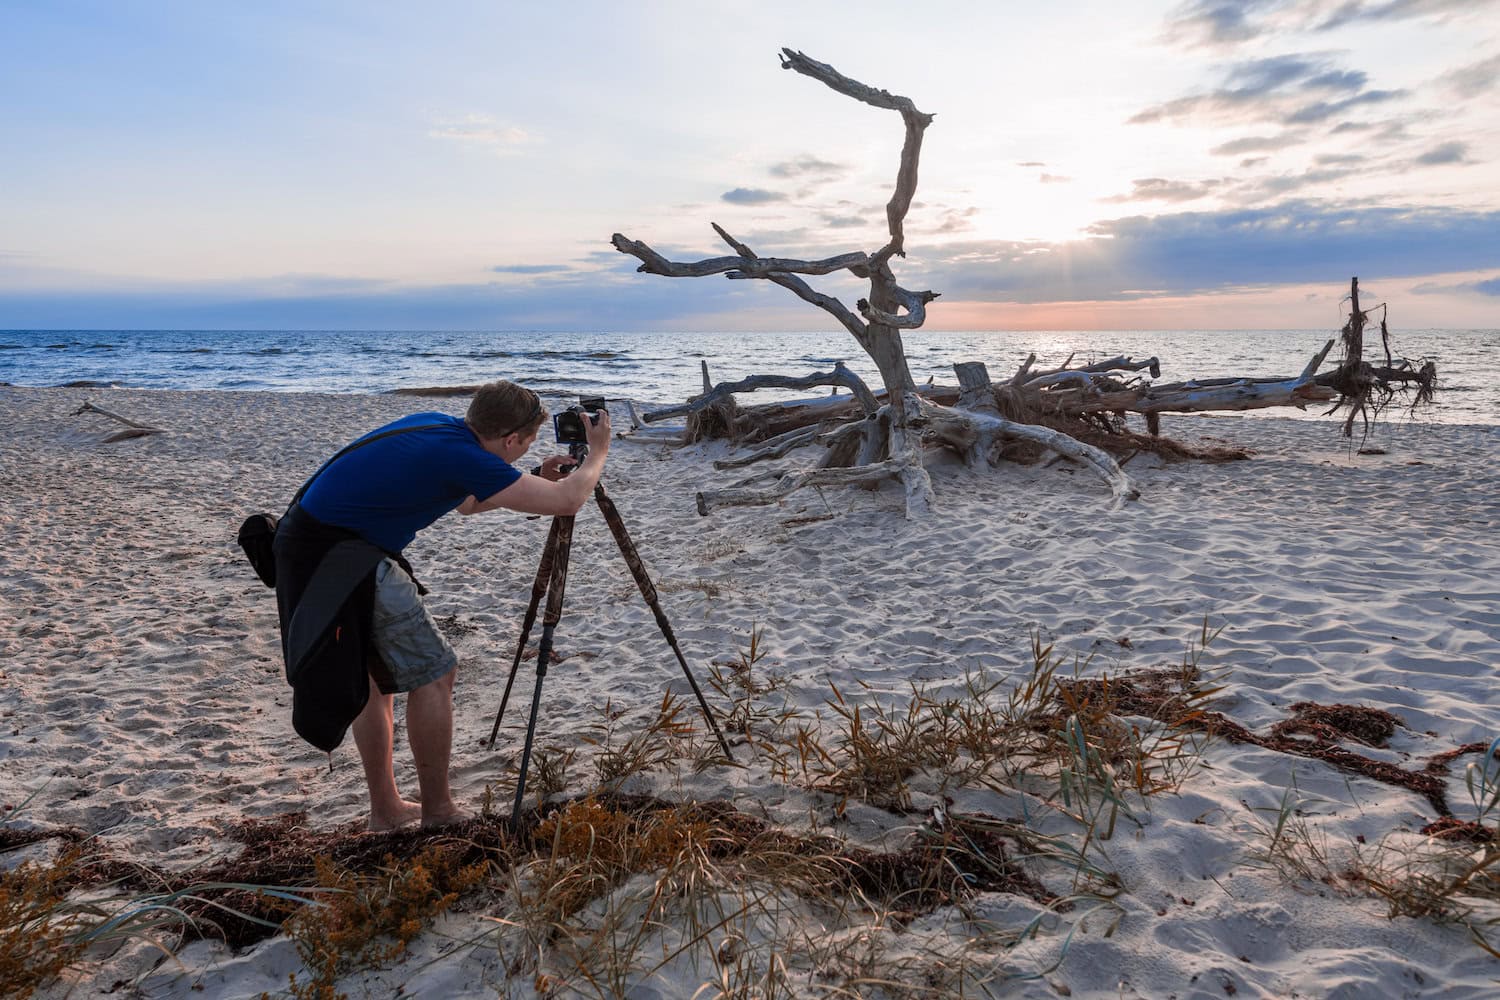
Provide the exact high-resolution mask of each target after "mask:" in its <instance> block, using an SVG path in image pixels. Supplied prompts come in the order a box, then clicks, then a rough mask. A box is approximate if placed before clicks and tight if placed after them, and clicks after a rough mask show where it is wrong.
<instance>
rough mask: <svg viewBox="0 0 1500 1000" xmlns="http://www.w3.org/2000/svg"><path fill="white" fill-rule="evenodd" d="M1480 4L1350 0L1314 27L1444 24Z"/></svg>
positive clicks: (1464, 0)
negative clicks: (1414, 20)
mask: <svg viewBox="0 0 1500 1000" xmlns="http://www.w3.org/2000/svg"><path fill="white" fill-rule="evenodd" d="M1483 3H1484V0H1479V2H1476V0H1386V2H1384V3H1365V2H1363V0H1349V2H1347V3H1342V4H1340V5H1339V6H1338V8H1337V9H1336V10H1334V12H1333V13H1332V14H1330V15H1328V17H1327V18H1326V19H1324V20H1323V21H1321V22H1320V23H1319V24H1317V26H1316V30H1318V31H1332V30H1333V29H1335V28H1342V27H1345V26H1347V25H1350V24H1354V23H1356V22H1359V21H1405V20H1410V19H1412V18H1419V17H1420V18H1432V19H1434V20H1447V19H1448V18H1449V17H1451V16H1452V15H1454V14H1466V13H1469V12H1470V11H1472V10H1473V9H1474V8H1476V7H1479V6H1483Z"/></svg>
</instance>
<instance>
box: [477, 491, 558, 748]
mask: <svg viewBox="0 0 1500 1000" xmlns="http://www.w3.org/2000/svg"><path fill="white" fill-rule="evenodd" d="M558 520H559V519H558V518H556V517H554V518H553V519H552V527H551V528H550V529H549V530H548V532H547V544H546V545H544V546H542V561H541V563H540V564H539V565H538V566H537V568H536V580H535V581H533V582H532V584H531V603H530V604H528V605H527V606H526V617H525V618H524V619H523V620H522V622H521V638H520V639H518V640H517V641H516V657H515V659H514V660H512V661H511V664H510V677H509V678H507V679H506V681H505V694H504V695H502V696H501V697H500V711H498V712H496V713H495V725H494V728H492V729H491V730H490V743H489V745H490V749H492V750H493V749H494V747H495V738H496V737H497V736H499V735H500V719H501V718H502V717H503V716H504V715H505V706H506V705H507V704H508V703H509V702H510V688H511V685H512V684H514V683H515V682H516V672H517V671H518V670H520V669H521V653H522V652H524V651H525V649H526V640H527V639H529V638H531V626H532V625H533V624H535V622H536V609H537V607H538V606H539V605H540V604H541V603H542V595H543V594H545V593H546V592H547V580H548V579H549V578H550V577H551V576H552V561H553V559H555V558H556V556H557V536H558V532H559V529H558V524H557V522H558Z"/></svg>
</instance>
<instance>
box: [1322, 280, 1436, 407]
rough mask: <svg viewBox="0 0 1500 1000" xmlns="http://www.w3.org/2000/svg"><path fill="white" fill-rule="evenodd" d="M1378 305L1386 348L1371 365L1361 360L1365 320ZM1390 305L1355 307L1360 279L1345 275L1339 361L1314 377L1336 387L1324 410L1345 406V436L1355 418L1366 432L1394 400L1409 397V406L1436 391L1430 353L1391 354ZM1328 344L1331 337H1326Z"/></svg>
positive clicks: (1426, 400)
mask: <svg viewBox="0 0 1500 1000" xmlns="http://www.w3.org/2000/svg"><path fill="white" fill-rule="evenodd" d="M1376 309H1379V310H1380V343H1381V347H1382V348H1384V352H1385V364H1383V365H1375V364H1371V363H1370V362H1368V361H1366V360H1365V357H1364V344H1365V325H1366V324H1367V323H1369V321H1370V313H1373V312H1374V311H1375V310H1376ZM1388 312H1389V310H1388V309H1387V308H1386V304H1385V303H1384V302H1382V303H1380V305H1378V306H1372V307H1371V308H1370V309H1368V310H1361V309H1360V307H1359V279H1358V278H1351V279H1349V322H1347V323H1345V324H1344V329H1343V330H1341V331H1340V339H1341V341H1342V343H1343V347H1344V352H1343V354H1344V356H1343V360H1342V361H1341V362H1340V363H1339V366H1338V368H1337V369H1336V370H1335V371H1332V372H1329V373H1328V374H1327V375H1325V376H1322V377H1321V378H1319V379H1318V382H1319V384H1321V385H1324V386H1326V387H1328V388H1329V389H1332V390H1335V391H1337V393H1338V400H1337V401H1336V402H1335V403H1334V404H1333V407H1332V408H1331V409H1329V410H1328V413H1337V412H1338V411H1339V410H1340V409H1344V408H1347V409H1348V411H1349V412H1348V414H1347V415H1346V416H1345V417H1344V428H1343V430H1344V437H1352V436H1353V435H1354V418H1355V417H1359V418H1360V420H1361V421H1362V422H1363V429H1364V432H1365V433H1366V434H1368V433H1369V430H1370V424H1371V422H1372V421H1373V420H1375V419H1376V418H1377V417H1379V416H1380V413H1381V412H1382V411H1383V410H1384V409H1385V408H1386V407H1387V406H1388V405H1390V403H1391V402H1393V401H1394V400H1396V399H1406V400H1408V401H1409V406H1410V409H1411V410H1413V411H1415V410H1416V409H1417V408H1418V407H1421V406H1425V405H1428V404H1430V403H1432V401H1433V397H1434V394H1435V393H1436V391H1437V364H1436V363H1435V362H1434V361H1433V360H1432V359H1431V358H1418V359H1417V360H1415V361H1413V360H1410V359H1408V358H1392V357H1391V332H1390V329H1389V328H1388V327H1387V326H1386V314H1387V313H1388ZM1329 343H1330V346H1331V345H1332V341H1330V342H1329Z"/></svg>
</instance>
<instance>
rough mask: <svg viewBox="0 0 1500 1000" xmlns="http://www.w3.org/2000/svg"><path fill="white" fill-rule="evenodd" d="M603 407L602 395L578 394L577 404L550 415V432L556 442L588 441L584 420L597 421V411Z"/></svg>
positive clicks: (580, 442)
mask: <svg viewBox="0 0 1500 1000" xmlns="http://www.w3.org/2000/svg"><path fill="white" fill-rule="evenodd" d="M602 409H604V397H603V396H579V397H578V405H577V406H570V407H568V408H567V409H566V410H563V411H562V412H561V413H554V414H553V415H552V433H553V434H554V435H556V437H557V443H558V444H569V445H572V444H584V443H586V442H587V441H588V433H587V429H586V428H585V427H584V426H583V422H584V420H585V419H586V420H588V422H589V423H591V424H597V423H598V422H599V416H598V414H599V411H600V410H602Z"/></svg>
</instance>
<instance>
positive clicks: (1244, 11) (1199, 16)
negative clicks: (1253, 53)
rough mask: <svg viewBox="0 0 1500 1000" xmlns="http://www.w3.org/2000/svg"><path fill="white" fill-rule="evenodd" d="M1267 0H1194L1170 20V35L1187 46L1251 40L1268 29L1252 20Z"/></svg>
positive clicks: (1179, 8) (1168, 20)
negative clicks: (1240, 0) (1239, 0)
mask: <svg viewBox="0 0 1500 1000" xmlns="http://www.w3.org/2000/svg"><path fill="white" fill-rule="evenodd" d="M1271 6H1274V4H1273V3H1269V2H1265V0H1242V2H1237V0H1193V2H1191V3H1185V4H1183V5H1182V6H1181V7H1178V8H1177V9H1176V10H1175V11H1173V12H1172V14H1171V15H1169V16H1168V18H1167V35H1168V37H1169V38H1170V39H1172V40H1175V41H1179V42H1182V43H1185V44H1187V45H1190V46H1191V45H1233V44H1235V43H1236V42H1245V41H1249V40H1250V39H1252V38H1255V37H1256V36H1257V35H1259V34H1261V32H1262V31H1263V30H1264V28H1263V27H1262V26H1260V25H1258V24H1256V23H1254V22H1253V21H1252V19H1251V16H1252V15H1254V14H1255V13H1256V12H1257V11H1258V10H1259V9H1261V8H1265V7H1271Z"/></svg>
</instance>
